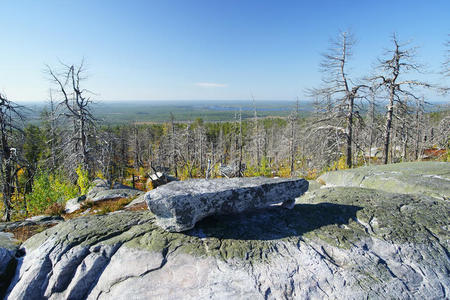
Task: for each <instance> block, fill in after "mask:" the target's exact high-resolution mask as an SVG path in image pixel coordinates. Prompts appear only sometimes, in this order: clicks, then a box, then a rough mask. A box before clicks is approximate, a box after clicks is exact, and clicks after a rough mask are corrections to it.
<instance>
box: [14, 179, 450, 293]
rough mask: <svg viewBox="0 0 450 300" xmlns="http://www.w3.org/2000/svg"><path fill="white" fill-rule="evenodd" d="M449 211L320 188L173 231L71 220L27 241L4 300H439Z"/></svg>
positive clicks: (106, 220) (119, 218) (433, 201)
mask: <svg viewBox="0 0 450 300" xmlns="http://www.w3.org/2000/svg"><path fill="white" fill-rule="evenodd" d="M449 211H450V202H449V201H446V200H443V199H440V198H436V197H431V196H429V195H425V194H401V193H392V192H387V191H382V190H374V189H368V188H361V187H325V188H320V187H319V186H315V189H313V190H310V191H309V192H307V193H306V194H305V195H304V196H302V197H300V198H298V199H297V201H296V204H295V206H294V207H293V209H291V210H286V209H283V208H281V207H279V206H271V207H266V208H263V209H257V210H253V211H250V212H244V213H240V214H233V215H214V216H210V217H207V218H205V219H203V220H202V221H200V222H198V223H197V225H196V226H195V228H194V229H191V230H188V231H185V232H181V233H175V232H168V231H165V230H163V229H161V228H160V227H159V226H157V225H156V219H155V216H154V215H153V214H152V213H151V212H150V211H134V212H131V211H128V212H116V213H112V214H108V215H103V216H85V217H81V218H78V219H72V220H69V221H66V222H64V223H61V224H59V225H57V226H55V227H52V228H50V229H48V230H46V231H44V232H42V233H40V234H37V235H35V236H33V237H32V238H30V239H29V240H27V241H26V242H25V243H24V244H23V251H24V252H25V256H23V257H20V258H18V259H17V262H18V264H17V269H16V272H15V276H14V278H13V280H12V283H11V285H10V287H9V289H8V292H7V293H8V296H7V299H42V298H48V299H84V298H87V299H160V298H162V299H181V298H182V299H189V298H190V299H192V298H195V299H211V298H214V299H324V298H325V299H327V298H331V299H366V298H369V299H373V298H375V299H376V298H382V299H384V298H393V299H411V298H413V299H420V298H424V299H446V298H448V295H450V278H449V276H448V272H449V271H448V270H450V258H449V248H450V245H449V241H450V233H449V229H450V221H449V220H450V218H449Z"/></svg>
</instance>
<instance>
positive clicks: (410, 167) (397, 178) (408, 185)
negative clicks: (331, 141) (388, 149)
mask: <svg viewBox="0 0 450 300" xmlns="http://www.w3.org/2000/svg"><path fill="white" fill-rule="evenodd" d="M318 180H319V181H321V182H324V183H325V184H326V185H327V186H358V187H365V188H372V189H380V190H383V191H388V192H397V193H407V194H426V195H430V196H433V197H438V198H440V199H450V163H448V162H412V163H398V164H389V165H378V166H369V167H362V168H357V169H351V170H345V171H335V172H329V173H326V174H324V175H322V176H320V177H319V179H318Z"/></svg>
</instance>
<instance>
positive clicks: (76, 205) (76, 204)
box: [65, 195, 86, 214]
mask: <svg viewBox="0 0 450 300" xmlns="http://www.w3.org/2000/svg"><path fill="white" fill-rule="evenodd" d="M84 200H86V196H85V195H83V196H81V197H76V198H72V199H70V200H67V202H66V206H65V212H66V214H70V213H73V212H74V211H76V210H79V209H80V207H81V203H82V202H83V201H84Z"/></svg>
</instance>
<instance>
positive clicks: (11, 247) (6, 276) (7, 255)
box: [0, 226, 19, 299]
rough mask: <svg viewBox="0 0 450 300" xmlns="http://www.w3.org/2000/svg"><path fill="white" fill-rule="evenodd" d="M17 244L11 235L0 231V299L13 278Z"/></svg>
mask: <svg viewBox="0 0 450 300" xmlns="http://www.w3.org/2000/svg"><path fill="white" fill-rule="evenodd" d="M5 227H6V226H5ZM18 244H19V243H18V241H17V240H16V239H15V238H14V236H13V234H12V233H9V232H2V231H0V299H3V297H4V295H5V292H6V290H7V289H8V286H9V284H10V282H11V279H12V277H13V276H14V272H15V268H16V264H17V262H16V258H15V253H16V251H17V249H18Z"/></svg>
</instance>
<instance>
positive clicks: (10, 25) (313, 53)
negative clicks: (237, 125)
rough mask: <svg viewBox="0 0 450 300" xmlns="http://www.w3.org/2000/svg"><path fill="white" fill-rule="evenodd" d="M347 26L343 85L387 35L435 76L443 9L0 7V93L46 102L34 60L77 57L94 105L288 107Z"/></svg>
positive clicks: (344, 4) (386, 42) (160, 4)
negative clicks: (262, 102)
mask: <svg viewBox="0 0 450 300" xmlns="http://www.w3.org/2000/svg"><path fill="white" fill-rule="evenodd" d="M348 29H350V30H351V31H352V32H353V33H354V34H355V36H356V38H357V40H358V43H357V45H356V46H355V48H354V51H353V52H354V56H353V60H352V61H351V72H352V74H354V76H355V77H357V76H362V75H364V74H366V73H367V72H369V71H370V70H371V68H372V66H373V65H374V63H375V62H376V58H377V57H379V56H380V55H381V54H383V52H384V50H385V49H386V48H389V46H390V36H391V35H392V33H393V32H396V33H397V34H398V36H399V38H400V39H401V40H403V41H407V40H412V41H413V42H414V44H415V45H417V46H419V47H420V49H419V60H420V61H421V62H422V63H424V64H426V65H427V67H428V70H429V71H438V70H439V67H440V64H441V63H442V62H443V60H444V52H445V47H444V42H445V40H448V39H450V37H449V34H450V1H448V0H442V1H439V0H437V1H361V0H360V1H345V0H341V1H281V0H280V1H246V0H240V1H235V0H222V1H218V0H204V1H200V0H191V1H188V0H179V1H172V0H164V1H163V0H161V1H131V0H130V1H93V0H91V1H56V0H55V1H45V0H42V1H6V0H4V1H1V0H0V36H1V46H0V91H1V92H2V93H4V94H6V95H7V96H8V98H9V99H11V100H16V101H25V100H27V101H31V100H46V99H47V98H48V90H49V88H50V86H51V84H50V82H49V81H48V79H47V76H46V75H45V73H44V69H45V67H44V66H45V64H49V65H51V66H57V65H58V60H61V61H64V62H65V63H68V64H76V63H79V62H80V61H81V59H82V58H83V57H84V58H85V59H86V62H87V66H88V72H87V74H88V75H89V79H88V80H87V81H86V82H85V87H86V88H89V89H90V90H92V91H94V92H95V93H96V94H97V95H96V96H95V98H97V99H98V100H151V99H159V100H165V99H199V100H200V99H205V100H206V99H212V100H214V99H217V100H225V99H249V98H250V95H251V94H253V95H254V97H255V98H256V99H268V100H272V99H286V100H289V99H295V97H297V96H299V97H304V91H305V89H306V88H309V87H314V86H317V85H318V84H320V78H321V74H320V73H319V68H318V66H319V63H320V53H322V52H323V51H324V50H325V49H326V48H327V47H328V42H329V39H330V38H332V37H334V36H336V35H337V33H338V32H339V30H348ZM426 76H427V78H430V79H432V80H435V81H439V82H440V83H441V84H442V83H446V84H447V85H448V80H447V82H445V81H443V79H442V77H440V76H438V75H435V74H428V75H426Z"/></svg>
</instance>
